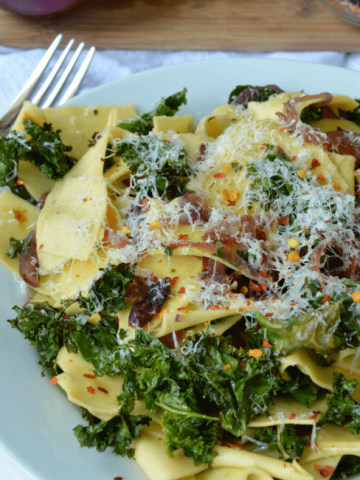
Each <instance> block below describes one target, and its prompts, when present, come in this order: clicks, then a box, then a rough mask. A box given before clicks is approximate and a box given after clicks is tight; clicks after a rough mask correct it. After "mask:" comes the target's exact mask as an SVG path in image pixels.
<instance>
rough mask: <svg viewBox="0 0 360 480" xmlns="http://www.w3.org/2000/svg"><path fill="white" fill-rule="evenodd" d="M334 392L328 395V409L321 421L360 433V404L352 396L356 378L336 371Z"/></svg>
mask: <svg viewBox="0 0 360 480" xmlns="http://www.w3.org/2000/svg"><path fill="white" fill-rule="evenodd" d="M333 375H334V392H333V393H329V394H328V395H327V396H326V400H327V406H328V410H327V412H326V415H325V417H324V418H323V419H322V420H321V423H325V422H332V423H335V425H337V426H338V427H344V428H346V429H347V430H349V431H350V432H351V433H360V405H359V404H358V402H357V401H356V400H354V399H353V398H352V397H351V394H352V393H353V392H354V391H355V388H356V386H357V383H358V382H357V381H356V380H346V378H345V377H344V375H342V374H341V373H334V374H333Z"/></svg>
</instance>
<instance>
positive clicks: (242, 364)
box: [239, 360, 246, 368]
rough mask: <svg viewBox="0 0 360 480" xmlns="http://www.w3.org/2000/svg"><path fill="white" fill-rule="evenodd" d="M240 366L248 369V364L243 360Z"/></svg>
mask: <svg viewBox="0 0 360 480" xmlns="http://www.w3.org/2000/svg"><path fill="white" fill-rule="evenodd" d="M239 365H240V368H246V362H245V360H241V361H240V363H239Z"/></svg>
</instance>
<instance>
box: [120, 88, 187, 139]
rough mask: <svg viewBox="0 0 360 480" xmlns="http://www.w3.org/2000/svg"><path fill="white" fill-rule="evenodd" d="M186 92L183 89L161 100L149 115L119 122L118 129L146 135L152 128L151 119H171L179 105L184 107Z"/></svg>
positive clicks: (145, 114)
mask: <svg viewBox="0 0 360 480" xmlns="http://www.w3.org/2000/svg"><path fill="white" fill-rule="evenodd" d="M186 92H187V89H186V88H184V89H183V90H182V91H181V92H177V93H174V95H170V97H167V98H162V99H161V100H160V102H159V103H158V105H157V106H156V107H155V109H154V110H152V111H151V112H149V113H144V114H143V115H141V116H138V117H135V118H133V119H132V120H127V121H125V122H120V123H119V124H118V126H119V127H121V128H123V129H124V130H128V131H129V132H132V133H138V134H139V135H147V134H148V133H149V132H151V130H152V128H153V117H159V116H162V115H166V116H167V117H172V116H174V115H175V113H176V112H177V111H178V110H179V108H180V107H181V105H186Z"/></svg>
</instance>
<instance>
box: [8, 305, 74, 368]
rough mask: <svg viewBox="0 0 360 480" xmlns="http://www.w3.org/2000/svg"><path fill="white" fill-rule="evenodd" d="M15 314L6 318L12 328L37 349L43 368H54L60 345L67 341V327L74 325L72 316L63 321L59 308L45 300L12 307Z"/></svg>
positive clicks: (71, 347) (62, 314)
mask: <svg viewBox="0 0 360 480" xmlns="http://www.w3.org/2000/svg"><path fill="white" fill-rule="evenodd" d="M13 310H15V312H16V314H17V316H16V318H14V319H13V320H8V322H9V323H10V324H11V326H12V327H13V328H16V329H17V330H19V331H20V332H21V333H22V334H23V336H24V338H26V340H29V341H30V343H31V345H34V346H35V347H37V348H38V349H39V356H40V360H39V362H38V363H39V364H40V365H41V366H42V367H43V370H45V369H47V368H49V369H53V368H54V361H55V359H56V356H57V354H58V351H59V349H60V347H61V346H62V345H63V344H64V343H67V339H68V337H69V333H70V330H69V327H70V328H71V327H72V326H74V327H75V326H76V322H75V321H74V319H73V317H72V318H67V319H66V320H67V321H66V322H65V321H63V319H64V317H65V314H64V312H63V311H61V310H56V309H54V308H52V307H50V305H49V304H48V303H47V302H44V303H36V304H35V305H30V304H29V305H25V306H24V307H23V308H20V307H17V306H15V307H13ZM68 347H69V349H70V350H71V351H74V348H73V345H71V342H70V343H68Z"/></svg>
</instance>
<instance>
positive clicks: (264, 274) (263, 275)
mask: <svg viewBox="0 0 360 480" xmlns="http://www.w3.org/2000/svg"><path fill="white" fill-rule="evenodd" d="M259 274H260V275H261V276H262V277H263V278H267V276H266V273H265V272H263V271H262V270H260V272H259Z"/></svg>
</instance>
